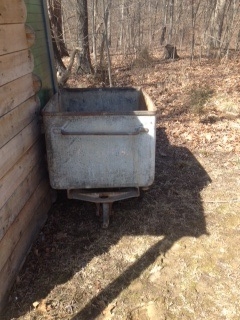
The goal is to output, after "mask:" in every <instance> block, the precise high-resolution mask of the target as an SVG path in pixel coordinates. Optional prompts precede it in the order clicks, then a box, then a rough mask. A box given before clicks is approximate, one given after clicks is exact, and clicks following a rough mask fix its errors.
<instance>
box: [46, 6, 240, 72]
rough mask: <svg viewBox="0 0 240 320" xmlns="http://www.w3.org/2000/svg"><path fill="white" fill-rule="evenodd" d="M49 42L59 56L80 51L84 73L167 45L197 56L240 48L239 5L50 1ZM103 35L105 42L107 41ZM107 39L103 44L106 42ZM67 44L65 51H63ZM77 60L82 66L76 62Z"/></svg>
mask: <svg viewBox="0 0 240 320" xmlns="http://www.w3.org/2000/svg"><path fill="white" fill-rule="evenodd" d="M48 2H49V15H50V21H51V26H52V32H53V38H54V39H55V42H56V44H57V48H58V50H59V53H60V55H61V57H62V56H64V55H66V53H67V52H68V51H72V50H74V49H76V47H80V49H81V53H80V55H79V62H81V63H80V64H82V69H83V70H82V72H88V73H89V72H92V71H93V69H92V66H91V61H90V53H89V52H92V60H93V64H94V65H95V67H96V65H97V64H100V65H101V64H102V60H103V50H104V48H105V50H104V52H105V54H106V57H108V59H107V60H108V63H109V54H108V51H109V49H110V54H113V53H118V54H124V55H127V54H131V53H133V52H136V51H140V50H141V49H142V48H143V47H147V48H149V49H151V48H153V47H154V48H159V50H161V46H165V45H167V44H170V45H172V46H174V47H176V48H178V49H180V50H186V51H187V52H188V54H189V56H190V57H191V59H194V58H195V57H196V56H199V55H200V56H201V55H206V56H209V57H221V56H222V55H228V53H229V50H230V49H233V50H238V49H239V40H240V37H239V34H240V24H239V21H240V19H239V17H240V1H239V0H214V1H210V0H161V1H158V0H148V1H147V0H140V1H134V0H117V1H114V2H113V1H111V0H102V1H96V0H88V1H87V0H81V1H80V0H79V1H73V0H69V1H67V0H49V1H48ZM106 35H107V37H106ZM106 39H107V42H106ZM65 45H66V46H65ZM80 60H81V61H80Z"/></svg>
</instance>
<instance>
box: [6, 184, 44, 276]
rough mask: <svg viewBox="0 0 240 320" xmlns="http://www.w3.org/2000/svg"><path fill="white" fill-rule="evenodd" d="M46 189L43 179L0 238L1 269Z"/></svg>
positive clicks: (42, 198)
mask: <svg viewBox="0 0 240 320" xmlns="http://www.w3.org/2000/svg"><path fill="white" fill-rule="evenodd" d="M48 189H49V184H48V181H47V180H46V179H43V180H42V181H41V182H40V184H39V185H38V186H37V188H36V190H34V191H35V192H34V193H33V194H32V196H31V197H30V198H29V199H28V201H27V202H26V204H25V206H24V207H23V208H22V210H21V211H20V213H19V214H18V216H17V217H16V219H15V220H14V221H13V223H12V224H11V226H10V227H9V229H8V230H7V232H6V233H5V235H4V237H3V238H2V240H1V242H0V270H2V269H3V267H4V265H5V263H6V262H7V260H8V257H9V252H12V251H13V250H14V248H15V246H16V244H17V243H18V241H19V239H20V238H21V236H22V234H23V231H24V230H25V227H26V226H27V225H28V224H29V222H30V220H31V219H32V216H33V212H34V210H35V209H36V207H37V206H38V205H39V200H40V199H41V200H42V201H43V200H44V196H45V195H46V190H48ZM34 214H35V212H34Z"/></svg>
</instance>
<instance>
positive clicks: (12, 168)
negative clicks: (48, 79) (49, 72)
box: [0, 0, 51, 310]
mask: <svg viewBox="0 0 240 320" xmlns="http://www.w3.org/2000/svg"><path fill="white" fill-rule="evenodd" d="M34 1H35V0H34ZM26 19H27V8H26V5H25V2H24V0H11V1H9V0H1V2H0V128H1V130H0V310H1V309H2V308H3V306H4V304H5V302H6V298H7V296H8V293H9V290H10V288H11V286H12V284H13V282H14V280H15V278H16V275H17V273H18V272H19V270H20V268H21V265H22V264H23V262H24V259H25V257H26V255H27V253H28V250H29V248H30V247H31V244H32V242H33V240H34V238H35V236H36V235H37V234H38V231H39V230H40V228H41V227H42V225H43V224H44V222H45V220H46V218H47V212H48V211H49V209H50V207H51V197H50V186H49V182H48V177H47V170H46V167H45V161H44V152H45V151H44V146H43V139H42V135H41V133H40V124H39V115H40V108H41V103H40V99H39V98H38V96H37V95H36V92H35V89H34V88H35V86H34V82H33V75H32V72H33V70H34V68H35V69H37V68H38V65H36V62H34V52H31V50H30V48H29V47H30V46H31V45H32V42H33V38H32V35H31V32H30V33H29V28H27V27H26V25H25V22H26ZM36 21H37V19H36ZM39 42H41V40H40V38H39V39H38V43H39ZM42 42H43V44H42V45H43V46H46V43H45V44H44V41H42ZM33 48H34V47H33ZM42 50H45V49H43V48H42ZM35 55H36V52H35ZM36 61H37V62H38V61H39V59H38V58H36ZM47 62H48V63H49V61H45V62H44V63H47ZM34 66H35V67H34ZM48 67H49V66H48V65H47V68H48ZM39 70H40V69H39ZM40 76H41V75H40ZM47 86H48V90H50V89H51V88H50V85H47ZM48 94H49V95H50V94H51V91H49V93H48ZM49 95H48V96H46V97H45V99H48V97H49ZM43 103H44V99H43Z"/></svg>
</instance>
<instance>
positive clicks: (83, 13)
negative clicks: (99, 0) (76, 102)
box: [77, 0, 93, 74]
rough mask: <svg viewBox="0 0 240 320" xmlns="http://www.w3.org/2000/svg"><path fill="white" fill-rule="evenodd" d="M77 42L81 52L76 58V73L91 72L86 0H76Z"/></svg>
mask: <svg viewBox="0 0 240 320" xmlns="http://www.w3.org/2000/svg"><path fill="white" fill-rule="evenodd" d="M77 16H78V43H79V45H78V46H79V48H80V50H81V52H80V53H79V59H78V73H82V74H84V73H85V74H86V73H93V68H92V65H91V59H90V50H89V40H88V8H87V0H77Z"/></svg>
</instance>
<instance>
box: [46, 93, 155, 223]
mask: <svg viewBox="0 0 240 320" xmlns="http://www.w3.org/2000/svg"><path fill="white" fill-rule="evenodd" d="M42 114H43V121H44V130H45V138H46V149H47V160H48V168H49V176H50V183H51V186H52V188H54V189H66V190H68V197H69V198H74V199H81V200H86V201H91V202H96V203H98V204H105V205H103V211H105V212H106V213H105V214H104V213H103V215H104V216H105V218H104V219H105V220H106V221H105V223H104V226H105V227H106V226H107V225H108V215H109V213H110V210H111V203H112V202H113V201H117V200H120V199H126V198H129V197H135V196H138V195H139V188H148V187H149V186H150V185H151V184H152V183H153V181H154V173H155V144H156V109H155V106H154V104H153V102H152V100H151V99H150V97H149V96H148V95H147V94H146V93H145V92H144V91H143V90H141V89H136V88H104V89H92V88H91V89H64V90H62V91H61V92H59V93H57V94H56V95H55V96H54V97H53V98H52V99H51V100H50V101H49V102H48V104H47V105H46V106H45V108H44V109H43V111H42ZM106 204H108V206H106ZM97 208H98V209H97V212H98V213H99V212H100V209H99V205H98V206H97ZM104 208H105V209H104Z"/></svg>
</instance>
